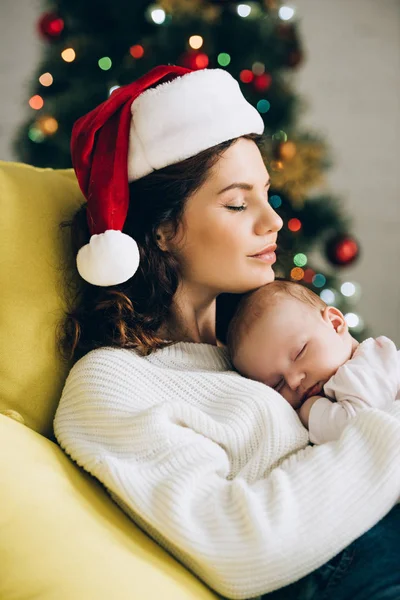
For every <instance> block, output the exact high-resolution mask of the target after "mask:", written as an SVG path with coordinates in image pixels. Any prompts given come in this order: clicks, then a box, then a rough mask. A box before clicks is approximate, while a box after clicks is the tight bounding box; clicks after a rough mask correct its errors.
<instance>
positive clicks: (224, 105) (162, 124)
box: [128, 69, 264, 181]
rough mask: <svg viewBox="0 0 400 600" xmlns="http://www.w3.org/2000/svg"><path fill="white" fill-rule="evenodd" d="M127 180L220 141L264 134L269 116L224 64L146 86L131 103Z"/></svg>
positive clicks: (186, 156) (177, 160)
mask: <svg viewBox="0 0 400 600" xmlns="http://www.w3.org/2000/svg"><path fill="white" fill-rule="evenodd" d="M131 113H132V119H131V128H130V133H129V152H128V180H129V181H135V180H137V179H140V178H141V177H144V176H145V175H148V174H149V173H151V172H152V171H154V170H156V169H162V168H163V167H166V166H168V165H171V164H175V163H177V162H179V161H181V160H185V159H186V158H190V157H192V156H195V155H196V154H198V153H199V152H201V151H202V150H206V149H208V148H211V147H212V146H216V145H217V144H220V143H221V142H224V141H227V140H230V139H234V138H237V137H240V136H242V135H246V134H249V133H258V134H261V133H263V131H264V121H263V119H262V117H261V115H260V114H259V112H258V111H257V109H256V108H254V106H252V105H251V104H250V103H249V102H248V101H247V100H246V99H245V98H244V96H243V94H242V91H241V89H240V87H239V83H238V82H237V81H236V79H234V78H233V77H232V75H231V74H230V73H228V72H227V71H224V70H223V69H202V70H199V71H194V72H192V73H188V74H186V75H183V76H181V77H177V78H175V79H173V80H172V81H169V82H166V83H161V84H159V85H157V87H155V88H151V89H148V90H146V91H144V92H143V93H142V94H141V95H140V96H139V97H138V98H137V99H136V100H134V102H133V103H132V105H131Z"/></svg>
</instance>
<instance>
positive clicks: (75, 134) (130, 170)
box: [71, 65, 264, 286]
mask: <svg viewBox="0 0 400 600" xmlns="http://www.w3.org/2000/svg"><path fill="white" fill-rule="evenodd" d="M263 131H264V122H263V120H262V118H261V115H260V114H259V113H258V111H257V110H256V109H255V108H254V107H253V106H252V105H251V104H250V103H249V102H247V100H245V98H244V96H243V94H242V92H241V90H240V87H239V84H238V82H237V81H236V80H235V79H234V78H233V77H232V75H230V74H229V73H228V72H227V71H224V70H223V69H202V70H198V71H191V70H190V69H186V68H184V67H179V66H169V65H168V66H166V65H160V66H158V67H155V68H154V69H152V70H151V71H149V72H148V73H146V74H145V75H143V76H142V77H140V78H139V79H138V80H137V81H135V82H133V83H131V84H129V85H125V86H121V87H119V88H118V89H117V90H115V91H114V92H113V93H112V94H111V95H110V96H109V98H108V99H107V100H106V101H105V102H103V103H102V104H100V105H99V106H98V107H96V108H95V109H94V110H92V111H91V112H89V113H88V114H87V115H84V116H83V117H81V118H80V119H78V121H76V123H75V124H74V127H73V130H72V138H71V154H72V163H73V166H74V169H75V172H76V176H77V179H78V182H79V186H80V188H81V190H82V192H83V194H84V196H85V198H86V199H87V219H88V225H89V230H90V234H91V238H90V241H89V243H88V244H86V245H85V246H83V248H81V249H80V250H79V252H78V256H77V267H78V271H79V274H80V275H81V277H82V278H83V279H85V280H86V281H88V282H89V283H91V284H93V285H98V286H110V285H116V284H118V283H123V282H124V281H127V280H128V279H129V278H130V277H132V276H133V275H134V274H135V272H136V270H137V268H138V266H139V250H138V247H137V244H136V242H135V240H133V238H131V237H130V236H128V235H126V234H125V233H122V229H123V227H124V223H125V219H126V216H127V212H128V205H129V185H128V183H129V182H132V181H136V180H137V179H140V178H141V177H144V176H145V175H148V174H149V173H151V172H152V171H154V170H156V169H162V168H163V167H166V166H167V165H172V164H174V163H177V162H179V161H181V160H184V159H186V158H190V157H192V156H195V155H196V154H198V153H199V152H201V151H202V150H206V149H207V148H211V147H212V146H216V145H217V144H220V143H221V142H224V141H227V140H230V139H234V138H237V137H240V136H242V135H245V134H248V133H258V134H260V133H262V132H263ZM131 202H135V199H134V198H133V199H131Z"/></svg>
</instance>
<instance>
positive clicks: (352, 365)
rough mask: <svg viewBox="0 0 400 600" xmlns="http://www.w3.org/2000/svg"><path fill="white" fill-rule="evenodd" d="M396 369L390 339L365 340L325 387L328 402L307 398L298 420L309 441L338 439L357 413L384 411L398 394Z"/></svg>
mask: <svg viewBox="0 0 400 600" xmlns="http://www.w3.org/2000/svg"><path fill="white" fill-rule="evenodd" d="M398 368H399V366H398V352H397V349H396V346H395V344H394V343H393V342H392V341H391V340H390V339H389V338H387V337H385V336H381V337H379V338H377V339H376V340H375V339H373V338H368V339H367V340H365V342H363V343H362V344H360V346H358V348H357V350H356V352H355V353H354V355H353V358H352V359H350V360H349V361H347V362H346V363H345V364H344V365H342V366H341V367H340V368H339V369H338V371H337V372H336V374H335V375H334V376H333V377H331V379H330V380H329V381H328V382H327V383H326V384H325V386H324V393H325V394H326V396H328V398H322V397H313V398H309V399H308V400H306V402H305V403H304V404H303V406H302V407H301V409H300V411H299V416H300V418H301V420H302V422H303V424H304V425H306V426H307V424H308V428H309V430H310V440H311V441H312V442H313V443H314V444H321V443H323V442H327V441H330V440H334V439H337V438H338V437H339V435H340V434H341V432H342V431H343V429H344V428H345V426H346V425H347V423H348V421H349V420H350V419H352V418H353V417H354V416H355V415H356V414H357V413H358V412H359V411H360V410H365V409H367V408H380V409H381V410H387V409H388V408H389V407H390V406H391V404H392V403H393V401H394V400H395V398H396V395H397V392H398V380H399V378H398ZM329 398H332V399H333V400H335V399H336V402H332V401H331V400H330V399H329Z"/></svg>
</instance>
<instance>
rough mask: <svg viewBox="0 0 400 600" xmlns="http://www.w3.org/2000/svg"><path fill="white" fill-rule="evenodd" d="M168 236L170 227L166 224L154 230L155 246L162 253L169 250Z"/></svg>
mask: <svg viewBox="0 0 400 600" xmlns="http://www.w3.org/2000/svg"><path fill="white" fill-rule="evenodd" d="M169 235H170V227H169V226H168V224H166V223H163V224H162V225H160V226H159V227H158V228H157V230H156V244H157V246H158V247H159V248H160V250H162V251H163V252H167V251H168V250H169V244H168V242H169V241H170V237H169Z"/></svg>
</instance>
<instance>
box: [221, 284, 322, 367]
mask: <svg viewBox="0 0 400 600" xmlns="http://www.w3.org/2000/svg"><path fill="white" fill-rule="evenodd" d="M287 296H292V298H295V299H296V300H299V301H300V302H303V303H304V304H307V305H308V306H310V307H312V308H314V309H316V310H318V311H320V312H322V311H324V310H325V308H326V307H327V304H326V303H325V302H324V301H323V300H322V299H321V298H320V297H319V296H318V295H317V294H315V293H314V292H313V291H312V290H310V289H309V288H307V287H306V286H304V285H302V284H301V283H296V282H294V281H288V280H286V279H279V278H277V279H275V281H273V282H271V283H267V284H265V285H263V286H261V287H260V288H257V289H256V290H255V291H252V292H248V293H247V294H245V295H244V296H243V298H242V299H241V300H240V302H239V304H238V306H237V309H236V311H235V314H234V315H233V317H232V320H231V322H230V324H229V329H228V333H227V347H228V351H229V354H230V356H231V359H233V358H234V357H235V355H236V352H237V348H238V346H239V343H240V341H241V340H242V337H243V336H244V335H246V333H248V332H249V330H250V327H251V326H252V324H253V323H254V321H255V320H256V319H257V318H258V317H260V316H261V314H262V312H263V311H264V310H265V309H266V308H268V307H271V306H275V305H276V304H277V302H278V301H279V299H280V298H282V297H287Z"/></svg>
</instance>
